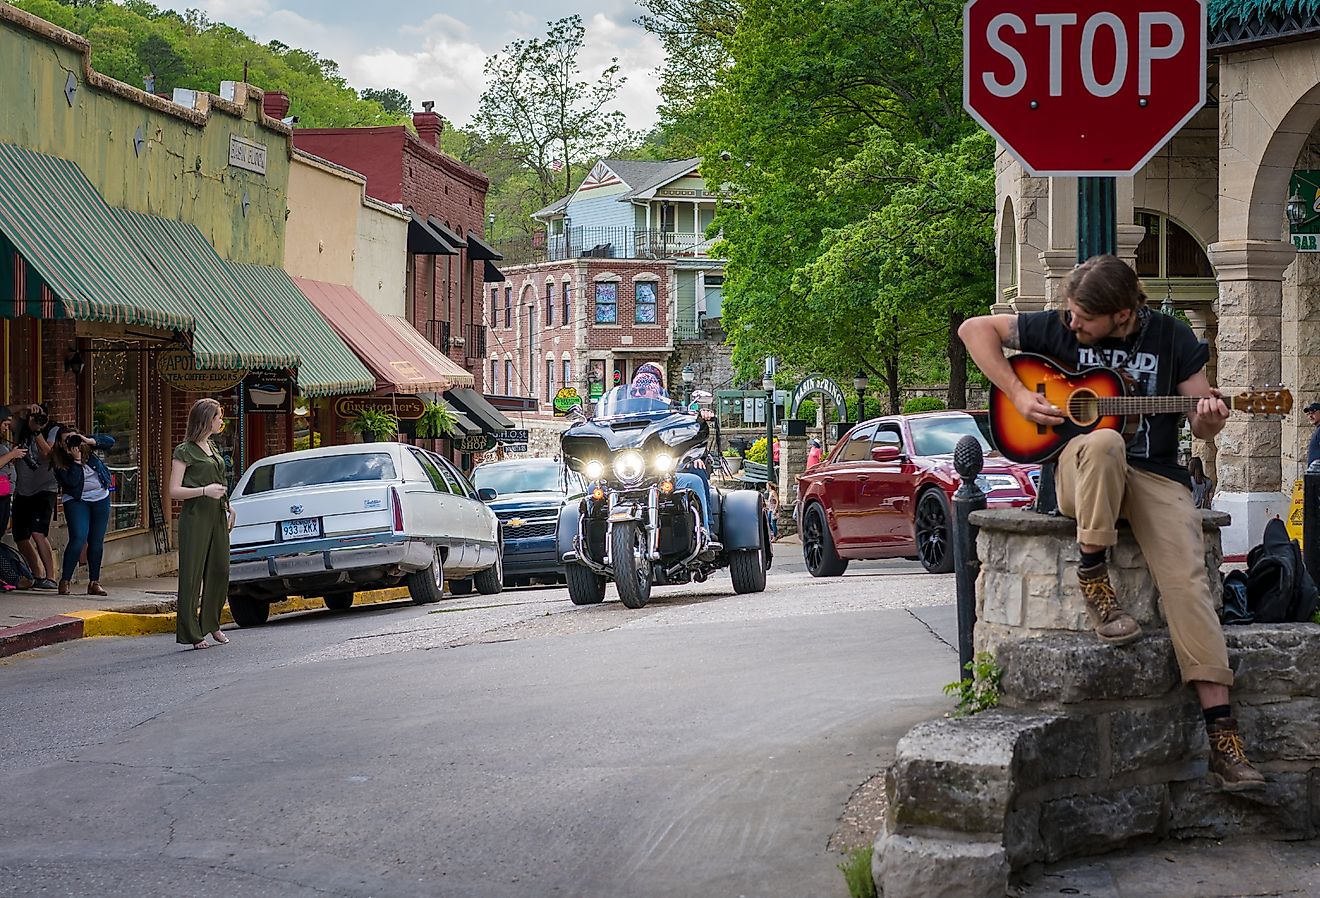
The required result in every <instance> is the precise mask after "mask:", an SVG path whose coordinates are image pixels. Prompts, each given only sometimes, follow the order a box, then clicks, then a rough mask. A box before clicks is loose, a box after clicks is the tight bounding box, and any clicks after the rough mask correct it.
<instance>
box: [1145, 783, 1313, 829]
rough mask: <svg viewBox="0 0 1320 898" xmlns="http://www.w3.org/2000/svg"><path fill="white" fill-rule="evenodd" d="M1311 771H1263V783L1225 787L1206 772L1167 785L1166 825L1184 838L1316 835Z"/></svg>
mask: <svg viewBox="0 0 1320 898" xmlns="http://www.w3.org/2000/svg"><path fill="white" fill-rule="evenodd" d="M1315 775H1316V774H1315V771H1311V772H1310V773H1308V772H1306V771H1288V772H1283V773H1269V774H1267V778H1268V782H1267V783H1266V785H1265V787H1264V788H1263V789H1254V790H1251V791H1248V792H1225V791H1223V790H1222V789H1220V788H1219V786H1218V784H1216V783H1213V782H1211V781H1210V780H1209V779H1208V778H1207V777H1202V778H1200V779H1195V780H1187V781H1186V782H1181V783H1171V784H1170V785H1169V830H1168V833H1169V835H1171V836H1174V837H1176V838H1182V839H1191V838H1203V839H1223V838H1228V837H1230V836H1255V835H1260V836H1270V837H1272V838H1280V839H1312V838H1315V836H1316V826H1317V823H1318V821H1317V817H1316V809H1315V788H1316V784H1315V781H1314V779H1315Z"/></svg>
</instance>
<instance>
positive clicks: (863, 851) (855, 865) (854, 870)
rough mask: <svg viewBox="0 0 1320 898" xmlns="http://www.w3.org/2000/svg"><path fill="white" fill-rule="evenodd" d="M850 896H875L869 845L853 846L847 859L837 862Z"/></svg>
mask: <svg viewBox="0 0 1320 898" xmlns="http://www.w3.org/2000/svg"><path fill="white" fill-rule="evenodd" d="M839 870H840V871H841V872H842V873H843V881H844V882H845V883H847V885H848V894H849V895H850V896H851V898H876V891H875V879H874V878H873V877H872V876H871V847H870V846H869V845H867V846H863V847H861V848H854V849H853V850H852V851H850V852H849V853H848V859H847V860H845V861H844V862H843V863H841V864H839Z"/></svg>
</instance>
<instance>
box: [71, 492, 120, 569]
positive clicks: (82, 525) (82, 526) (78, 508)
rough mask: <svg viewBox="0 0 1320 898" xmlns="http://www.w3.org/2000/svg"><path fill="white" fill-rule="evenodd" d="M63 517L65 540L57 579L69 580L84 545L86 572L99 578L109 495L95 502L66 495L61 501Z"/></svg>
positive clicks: (76, 566) (103, 551)
mask: <svg viewBox="0 0 1320 898" xmlns="http://www.w3.org/2000/svg"><path fill="white" fill-rule="evenodd" d="M64 521H65V523H66V524H67V525H68V527H69V544H68V545H67V546H65V547H64V567H63V568H62V570H61V572H60V579H61V580H72V579H73V572H74V571H76V570H77V569H78V558H79V556H81V555H82V550H83V546H86V547H87V576H88V579H90V580H100V579H101V556H102V555H104V554H105V531H106V528H107V527H109V526H110V497H109V496H106V497H105V498H104V499H102V500H100V501H99V502H84V501H83V500H81V499H70V500H69V501H68V502H65V503H64Z"/></svg>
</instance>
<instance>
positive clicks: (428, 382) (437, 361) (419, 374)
mask: <svg viewBox="0 0 1320 898" xmlns="http://www.w3.org/2000/svg"><path fill="white" fill-rule="evenodd" d="M293 282H294V283H295V284H297V285H298V289H299V290H301V291H302V293H303V295H304V296H306V297H307V298H308V299H309V300H311V303H312V305H313V306H315V307H316V310H317V311H318V312H320V313H321V314H322V315H323V316H324V317H325V320H326V321H328V322H329V323H330V326H331V327H333V328H334V329H335V331H336V332H337V333H338V334H339V336H341V337H343V338H344V341H345V342H347V343H348V345H349V346H351V347H352V348H353V351H354V352H355V353H356V354H357V357H358V358H359V359H361V360H362V362H363V363H364V364H365V365H366V366H367V367H368V368H369V369H371V371H372V372H373V373H374V374H375V376H376V389H377V390H387V391H390V392H394V393H434V392H439V391H441V390H447V389H449V387H450V386H454V385H458V384H470V383H472V375H471V374H468V373H467V372H466V371H464V370H463V369H462V368H459V367H458V366H457V365H455V364H454V363H453V362H452V361H450V360H449V359H448V358H447V357H445V356H444V355H443V354H441V353H440V352H438V351H436V350H435V347H433V346H431V345H430V344H429V343H425V341H416V342H414V341H410V340H406V339H405V338H404V337H403V336H402V335H401V334H400V333H399V331H398V330H396V329H395V328H394V327H392V326H391V325H390V324H389V322H388V319H387V317H386V316H384V315H381V314H380V313H379V312H377V311H376V310H375V309H373V308H372V307H371V306H370V305H369V304H368V303H367V301H366V300H365V299H363V298H362V297H361V296H359V295H358V293H357V291H356V290H354V289H353V288H352V287H347V286H344V285H342V284H329V283H326V282H325V281H314V280H311V279H309V278H294V279H293ZM404 325H405V326H407V323H406V322H404ZM414 333H415V331H414ZM418 336H419V337H420V336H421V335H420V334H418ZM423 346H425V347H427V348H429V349H430V350H431V351H430V352H426V351H424V350H423Z"/></svg>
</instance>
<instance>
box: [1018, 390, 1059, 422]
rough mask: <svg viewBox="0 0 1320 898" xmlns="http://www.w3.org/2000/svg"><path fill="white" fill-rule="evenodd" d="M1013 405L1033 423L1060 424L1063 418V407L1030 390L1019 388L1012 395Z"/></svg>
mask: <svg viewBox="0 0 1320 898" xmlns="http://www.w3.org/2000/svg"><path fill="white" fill-rule="evenodd" d="M1013 407H1014V408H1016V409H1017V410H1018V414H1019V415H1021V416H1022V417H1024V418H1026V419H1027V420H1028V421H1030V422H1031V423H1033V424H1046V425H1055V424H1062V423H1063V420H1064V419H1063V409H1061V408H1059V407H1058V406H1056V405H1055V404H1054V403H1052V402H1050V401H1049V400H1048V399H1046V398H1045V397H1044V396H1043V395H1042V394H1040V393H1033V392H1032V391H1031V390H1027V389H1022V390H1019V391H1018V392H1017V395H1015V396H1014V397H1013Z"/></svg>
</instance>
